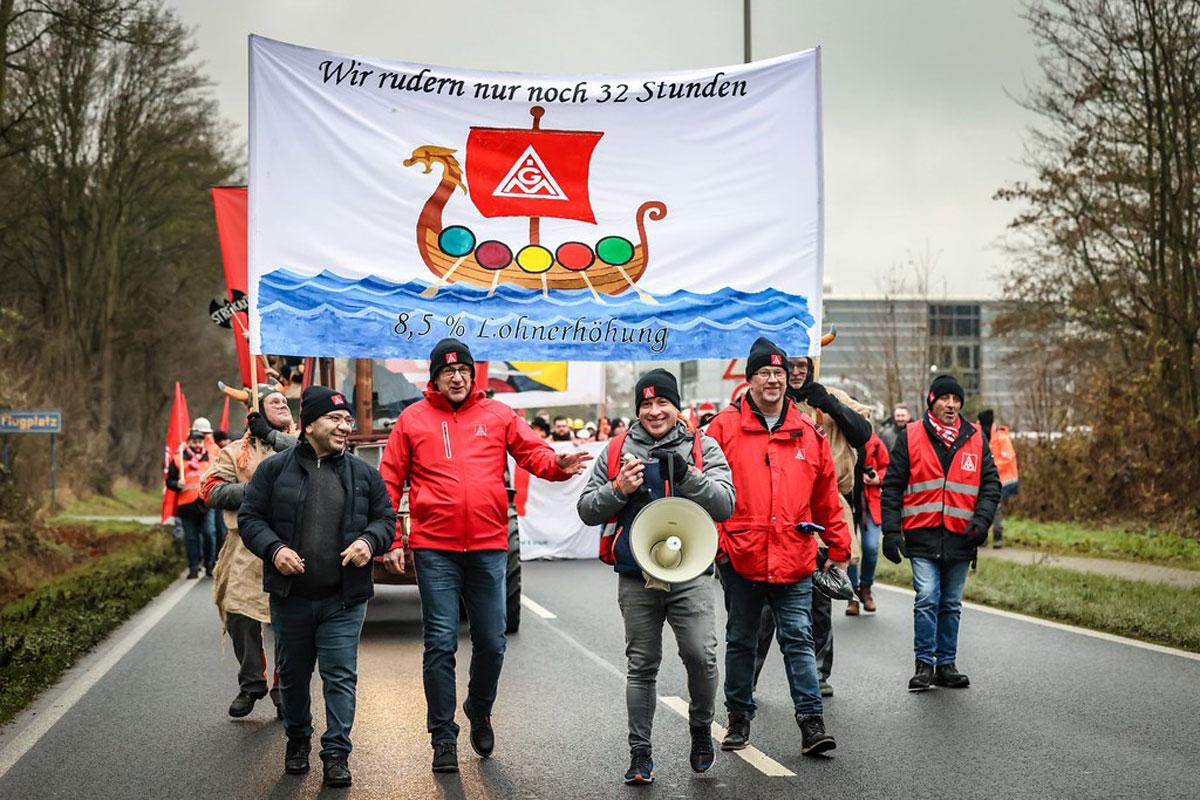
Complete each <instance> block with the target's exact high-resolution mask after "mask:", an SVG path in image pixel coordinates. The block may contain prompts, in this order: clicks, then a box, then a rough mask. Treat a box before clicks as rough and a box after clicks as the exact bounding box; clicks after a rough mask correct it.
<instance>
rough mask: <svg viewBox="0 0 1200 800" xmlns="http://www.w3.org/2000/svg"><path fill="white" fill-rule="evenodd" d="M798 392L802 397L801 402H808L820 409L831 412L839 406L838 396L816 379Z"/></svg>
mask: <svg viewBox="0 0 1200 800" xmlns="http://www.w3.org/2000/svg"><path fill="white" fill-rule="evenodd" d="M796 394H797V396H798V397H799V398H800V402H802V403H808V404H809V405H810V406H812V407H813V408H817V409H820V410H821V411H825V412H831V411H833V409H835V408H837V403H838V401H837V398H836V397H834V396H833V395H831V394H830V393H829V391H828V390H826V388H825V387H824V386H822V385H821V384H819V383H817V382H815V381H814V382H813V383H810V384H808V385H807V386H802V387H801V388H800V391H799V392H797V393H796Z"/></svg>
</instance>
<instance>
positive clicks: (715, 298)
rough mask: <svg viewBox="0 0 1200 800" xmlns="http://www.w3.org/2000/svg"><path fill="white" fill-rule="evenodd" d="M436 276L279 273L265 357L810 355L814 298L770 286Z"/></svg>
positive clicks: (261, 289)
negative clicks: (561, 283) (451, 340)
mask: <svg viewBox="0 0 1200 800" xmlns="http://www.w3.org/2000/svg"><path fill="white" fill-rule="evenodd" d="M429 287H430V284H429V283H425V282H422V281H410V282H407V283H392V282H390V281H387V280H384V279H382V278H379V277H377V276H371V277H367V278H362V279H358V280H352V279H348V278H344V277H342V276H340V275H337V274H334V273H332V272H329V271H325V272H322V273H320V274H318V275H312V276H306V275H300V274H297V273H294V272H291V271H289V270H287V269H278V270H275V271H273V272H270V273H267V274H266V275H264V276H262V278H261V279H260V281H259V285H258V303H259V313H260V318H261V330H262V343H263V349H264V351H265V352H269V353H288V354H303V355H324V356H335V357H354V356H360V357H361V356H368V355H369V356H373V357H376V358H389V357H390V358H424V357H426V356H427V355H428V353H429V350H430V349H431V348H432V347H433V345H434V344H435V343H436V342H437V341H438V340H439V339H441V338H442V337H444V336H455V337H456V338H459V339H462V340H463V341H464V342H466V343H467V344H468V345H469V346H470V347H471V350H472V352H473V353H474V354H475V356H476V357H477V358H480V359H485V358H490V359H502V358H503V359H508V360H512V359H520V360H560V359H566V360H571V359H574V360H582V361H586V360H602V359H603V360H608V359H639V360H651V359H683V358H723V357H730V356H742V355H745V354H746V352H748V351H749V349H750V344H751V343H752V342H753V341H754V340H755V339H756V338H758V337H759V336H767V337H768V338H770V339H772V340H774V341H776V342H777V343H779V344H780V345H782V346H783V347H785V348H786V349H787V350H789V351H790V352H796V353H800V352H807V350H808V344H809V329H810V328H811V327H812V325H813V322H814V320H813V317H812V314H811V313H809V310H808V302H807V299H806V298H804V297H801V296H797V295H791V294H786V293H784V292H780V291H777V290H775V289H764V290H762V291H759V292H741V291H737V290H734V289H728V288H725V289H720V290H717V291H715V292H712V293H711V294H698V293H696V292H689V291H686V290H682V289H681V290H678V291H675V292H672V293H670V294H664V295H656V296H655V297H654V298H653V300H654V301H655V302H646V301H644V300H643V299H641V298H640V297H639V296H638V294H637V293H636V292H634V291H628V292H625V293H623V294H620V295H600V298H599V300H597V297H596V296H594V295H593V294H592V293H591V292H590V291H589V290H587V289H578V290H570V291H553V292H550V293H549V296H544V295H543V294H542V292H541V290H536V289H524V288H520V287H516V286H512V285H508V284H505V285H500V286H497V287H496V290H495V292H494V293H492V294H491V295H490V296H489V292H488V290H487V289H484V288H481V287H477V286H470V285H467V284H449V285H442V286H440V287H439V288H438V290H437V292H436V294H435V295H434V296H433V297H426V296H425V295H424V294H423V293H424V292H426V291H427V290H428V289H429Z"/></svg>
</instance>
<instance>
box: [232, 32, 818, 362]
mask: <svg viewBox="0 0 1200 800" xmlns="http://www.w3.org/2000/svg"><path fill="white" fill-rule="evenodd" d="M820 96H821V95H820V59H819V51H817V50H810V51H807V52H803V53H797V54H794V55H788V56H782V57H780V58H775V59H771V60H768V61H762V62H756V63H753V64H749V65H739V66H731V67H722V68H713V69H703V70H693V71H687V72H670V73H658V74H643V75H573V76H553V75H532V74H522V73H487V72H468V71H464V70H458V69H450V68H443V67H430V66H425V65H421V64H407V63H402V62H395V61H382V60H379V59H371V58H362V57H358V56H348V55H343V54H339V53H329V52H324V51H321V50H312V49H308V48H303V47H297V46H295V45H289V44H284V43H282V42H275V41H271V40H268V39H263V38H261V37H257V36H255V37H251V39H250V223H249V224H250V253H249V261H250V268H249V278H250V280H249V284H250V286H249V289H250V304H251V336H252V338H251V341H252V343H253V346H254V349H255V350H256V351H257V352H263V351H266V352H288V353H305V354H309V355H322V356H342V357H354V356H357V357H380V358H383V357H398V358H417V357H423V356H427V355H428V353H429V351H430V350H431V349H432V347H433V345H434V344H435V343H436V342H437V341H438V340H439V339H441V338H442V337H444V336H455V337H457V338H459V339H462V340H463V341H465V342H467V344H468V345H470V347H471V349H472V352H473V353H474V354H475V357H476V358H479V359H485V358H486V359H490V360H495V361H501V360H512V359H514V358H520V359H530V360H615V359H683V358H719V357H729V356H741V355H745V353H746V352H747V351H748V350H749V349H750V344H751V343H752V342H753V341H754V339H756V338H757V337H758V336H760V335H766V336H768V337H769V338H771V339H773V340H774V341H775V342H776V343H778V344H779V345H781V346H783V347H784V348H785V349H787V350H788V352H793V353H803V352H807V353H809V354H811V355H818V351H819V339H820V337H819V335H818V332H819V330H820V321H821V280H822V240H823V231H822V225H823V220H822V183H821V182H822V176H821V117H820Z"/></svg>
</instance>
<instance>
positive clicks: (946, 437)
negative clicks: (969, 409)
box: [925, 411, 962, 447]
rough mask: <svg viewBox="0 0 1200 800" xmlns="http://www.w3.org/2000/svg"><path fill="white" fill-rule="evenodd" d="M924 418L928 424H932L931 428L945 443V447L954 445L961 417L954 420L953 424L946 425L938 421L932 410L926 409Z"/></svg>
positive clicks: (960, 426) (960, 425)
mask: <svg viewBox="0 0 1200 800" xmlns="http://www.w3.org/2000/svg"><path fill="white" fill-rule="evenodd" d="M925 419H927V420H929V424H930V425H932V426H933V429H934V430H935V431H936V432H937V435H938V436H939V437H940V438H941V440H942V441H943V442H945V443H946V446H947V447H953V446H954V440H955V439H957V438H958V431H959V430H960V429H961V428H962V417H959V418H958V419H956V420H954V424H953V425H946V424H945V423H943V422H939V421H938V419H937V417H935V416H934V415H933V412H932V411H926V412H925Z"/></svg>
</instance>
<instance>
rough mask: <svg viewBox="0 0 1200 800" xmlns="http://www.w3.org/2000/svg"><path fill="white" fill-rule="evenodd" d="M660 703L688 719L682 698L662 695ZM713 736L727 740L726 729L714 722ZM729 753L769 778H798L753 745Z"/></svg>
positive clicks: (686, 708) (684, 701)
mask: <svg viewBox="0 0 1200 800" xmlns="http://www.w3.org/2000/svg"><path fill="white" fill-rule="evenodd" d="M658 701H659V702H660V703H662V704H663V705H664V706H666V707H667V708H669V709H671V710H672V711H674V712H675V713H676V714H678V715H679V716H681V717H683V718H684V719H687V718H688V704H687V701H686V700H684V699H683V698H682V697H663V696H661V695H660V696H659V698H658ZM712 735H713V738H714V739H716V740H717V741H718V742H719V741H721V740H722V739H724V738H725V729H724V728H722V727H721V726H720V725H718V724H717V723H715V722H714V723H713V724H712ZM729 752H732V753H733V754H734V755H736V756H740V757H741V759H742V760H743V761H745V762H746V763H747V764H749V765H750V766H752V767H754V768H755V769H756V770H758V771H759V772H761V773H762V774H763V775H766V776H767V777H768V778H794V777H796V773H794V772H792V771H791V770H790V769H788V768H787V767H785V766H784V765H783V764H780V763H779V762H778V761H776V760H775V759H773V758H771V757H770V756H769V755H767V754H766V753H764V752H763V751H761V750H759V749H758V748H757V747H754V746H753V745H747V746H746V748H745V749H744V750H732V751H729Z"/></svg>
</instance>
